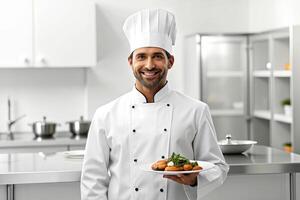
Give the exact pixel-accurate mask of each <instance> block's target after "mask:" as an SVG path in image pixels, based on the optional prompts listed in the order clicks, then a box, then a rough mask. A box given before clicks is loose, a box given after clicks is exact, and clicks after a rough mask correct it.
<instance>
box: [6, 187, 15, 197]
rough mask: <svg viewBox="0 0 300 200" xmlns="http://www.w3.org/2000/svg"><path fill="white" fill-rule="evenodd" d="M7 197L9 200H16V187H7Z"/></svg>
mask: <svg viewBox="0 0 300 200" xmlns="http://www.w3.org/2000/svg"><path fill="white" fill-rule="evenodd" d="M6 195H7V196H6V199H7V200H14V199H15V187H14V185H13V184H9V185H6Z"/></svg>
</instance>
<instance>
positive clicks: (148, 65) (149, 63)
mask: <svg viewBox="0 0 300 200" xmlns="http://www.w3.org/2000/svg"><path fill="white" fill-rule="evenodd" d="M145 68H146V69H148V70H152V69H154V68H155V65H154V62H153V60H152V58H148V60H147V64H146V66H145Z"/></svg>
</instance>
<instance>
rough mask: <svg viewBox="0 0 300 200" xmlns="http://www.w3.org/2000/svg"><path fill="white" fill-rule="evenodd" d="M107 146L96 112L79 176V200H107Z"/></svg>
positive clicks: (100, 119)
mask: <svg viewBox="0 0 300 200" xmlns="http://www.w3.org/2000/svg"><path fill="white" fill-rule="evenodd" d="M108 162H109V146H108V143H107V139H106V134H105V127H104V121H103V116H101V112H99V109H98V110H97V111H96V113H95V115H94V117H93V120H92V123H91V127H90V130H89V134H88V138H87V143H86V148H85V155H84V161H83V166H82V174H81V185H80V187H81V200H96V199H97V200H107V188H108V184H109V174H108Z"/></svg>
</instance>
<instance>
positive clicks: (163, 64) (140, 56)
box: [128, 47, 174, 89]
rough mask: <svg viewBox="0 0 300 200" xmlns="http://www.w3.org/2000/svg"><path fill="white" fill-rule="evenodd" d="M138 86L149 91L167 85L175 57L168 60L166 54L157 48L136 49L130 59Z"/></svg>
mask: <svg viewBox="0 0 300 200" xmlns="http://www.w3.org/2000/svg"><path fill="white" fill-rule="evenodd" d="M128 62H129V64H130V66H131V68H132V71H133V74H134V76H135V78H136V79H137V84H141V85H142V86H144V87H146V88H148V89H157V88H159V87H161V86H163V85H164V84H165V83H166V79H167V74H168V70H169V69H171V68H172V65H173V63H174V57H173V56H171V57H170V58H167V54H166V52H165V51H164V50H163V49H161V48H157V47H145V48H139V49H136V50H135V51H134V52H133V55H132V58H129V59H128Z"/></svg>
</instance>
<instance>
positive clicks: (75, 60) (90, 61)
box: [0, 0, 96, 67]
mask: <svg viewBox="0 0 300 200" xmlns="http://www.w3.org/2000/svg"><path fill="white" fill-rule="evenodd" d="M8 2H9V3H8ZM20 4H21V5H20ZM0 13H1V14H0V17H1V18H0V25H1V28H0V41H1V46H0V53H1V57H0V67H26V66H31V67H32V66H33V67H88V66H94V65H96V21H95V20H96V16H95V5H94V3H93V2H92V1H89V0H88V1H87V0H25V1H24V0H13V1H12V2H11V1H2V2H1V3H0ZM3 29H4V30H3ZM3 44H4V45H3Z"/></svg>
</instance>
